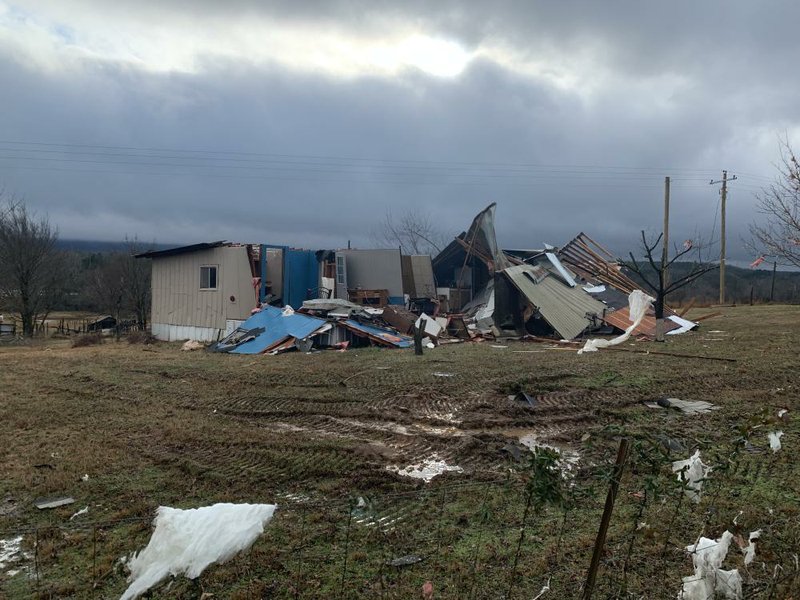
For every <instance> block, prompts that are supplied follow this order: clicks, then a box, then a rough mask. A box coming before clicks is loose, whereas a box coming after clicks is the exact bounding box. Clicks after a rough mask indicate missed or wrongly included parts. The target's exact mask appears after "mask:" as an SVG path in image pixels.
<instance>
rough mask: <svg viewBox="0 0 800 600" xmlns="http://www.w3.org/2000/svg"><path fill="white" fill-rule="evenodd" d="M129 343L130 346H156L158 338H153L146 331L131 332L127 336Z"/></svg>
mask: <svg viewBox="0 0 800 600" xmlns="http://www.w3.org/2000/svg"><path fill="white" fill-rule="evenodd" d="M127 339H128V343H129V344H145V345H148V344H155V343H156V338H154V337H153V335H152V334H150V333H148V332H146V331H131V332H130V333H129V334H128V335H127Z"/></svg>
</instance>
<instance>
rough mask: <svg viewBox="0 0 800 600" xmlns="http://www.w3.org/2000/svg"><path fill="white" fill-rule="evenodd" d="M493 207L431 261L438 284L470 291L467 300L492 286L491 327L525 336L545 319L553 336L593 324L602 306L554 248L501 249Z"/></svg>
mask: <svg viewBox="0 0 800 600" xmlns="http://www.w3.org/2000/svg"><path fill="white" fill-rule="evenodd" d="M495 209H496V204H494V203H492V204H490V205H489V206H488V207H486V208H485V209H484V210H482V211H481V212H480V213H478V215H477V216H476V217H475V219H474V220H473V221H472V224H471V225H470V227H469V229H468V230H467V231H466V232H464V233H462V234H461V235H459V236H458V237H457V238H456V239H455V240H453V242H452V243H450V244H449V245H448V246H447V247H446V248H445V249H444V250H443V251H442V252H441V253H440V254H439V255H438V256H437V257H436V258H435V259H434V260H433V267H434V272H435V273H436V276H437V280H438V281H439V283H440V285H441V284H445V285H448V284H449V285H451V287H455V288H456V289H457V290H458V291H460V290H462V289H465V290H469V292H470V300H471V299H472V298H474V297H476V295H478V294H480V293H481V291H482V290H486V289H488V288H490V287H491V288H492V289H491V291H490V292H489V297H488V298H487V301H486V304H487V305H488V304H489V303H490V302H493V303H494V311H493V321H494V326H495V327H496V328H497V329H500V330H503V329H506V330H507V329H514V330H516V332H517V333H523V332H524V331H525V330H526V329H527V330H530V329H531V328H536V327H539V323H538V322H539V321H541V320H544V321H545V322H546V324H547V325H548V326H549V327H550V328H551V329H552V330H553V331H554V332H555V333H556V334H557V335H559V336H561V337H562V338H565V339H573V338H576V337H578V336H579V335H580V334H581V333H583V332H584V331H585V330H586V329H587V328H589V327H591V326H592V325H594V324H596V322H597V320H598V317H599V315H602V313H603V311H604V310H605V305H604V304H603V303H602V302H601V301H599V300H596V299H594V298H592V296H591V295H590V294H588V293H587V292H586V291H585V290H584V289H583V288H582V287H581V286H579V285H577V283H576V282H575V278H574V277H575V276H574V274H573V273H571V272H570V271H569V270H568V269H567V268H566V267H565V266H564V265H563V264H562V263H561V261H560V260H559V259H558V257H557V256H556V254H555V253H554V252H552V251H551V250H554V249H553V248H551V247H547V248H545V249H544V250H542V251H529V250H526V251H516V252H513V253H512V252H505V251H503V250H501V249H500V247H499V246H498V244H497V238H496V234H495V227H494V220H495ZM484 293H485V292H484Z"/></svg>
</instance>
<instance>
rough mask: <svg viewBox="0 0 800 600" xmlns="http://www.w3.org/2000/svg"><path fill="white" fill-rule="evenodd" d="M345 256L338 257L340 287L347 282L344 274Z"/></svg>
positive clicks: (337, 267)
mask: <svg viewBox="0 0 800 600" xmlns="http://www.w3.org/2000/svg"><path fill="white" fill-rule="evenodd" d="M344 268H345V267H344V256H337V257H336V283H338V284H339V285H345V284H346V283H347V281H346V280H345V274H344Z"/></svg>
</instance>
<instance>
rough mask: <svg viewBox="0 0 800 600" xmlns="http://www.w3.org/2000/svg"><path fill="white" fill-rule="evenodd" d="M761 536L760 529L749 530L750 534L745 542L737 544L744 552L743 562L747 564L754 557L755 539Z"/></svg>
mask: <svg viewBox="0 0 800 600" xmlns="http://www.w3.org/2000/svg"><path fill="white" fill-rule="evenodd" d="M760 537H761V530H760V529H758V530H756V531H751V532H750V536H749V537H748V538H747V544H746V545H745V544H739V547H740V548H741V550H742V554H744V564H745V566H746V565H749V564H750V563H751V562H753V559H754V558H755V557H756V540H757V539H758V538H760Z"/></svg>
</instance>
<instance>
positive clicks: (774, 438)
mask: <svg viewBox="0 0 800 600" xmlns="http://www.w3.org/2000/svg"><path fill="white" fill-rule="evenodd" d="M782 437H783V432H782V431H771V432H770V434H769V447H770V449H771V450H772V452H773V453H774V452H777V451H778V450H780V449H781V438H782Z"/></svg>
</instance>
